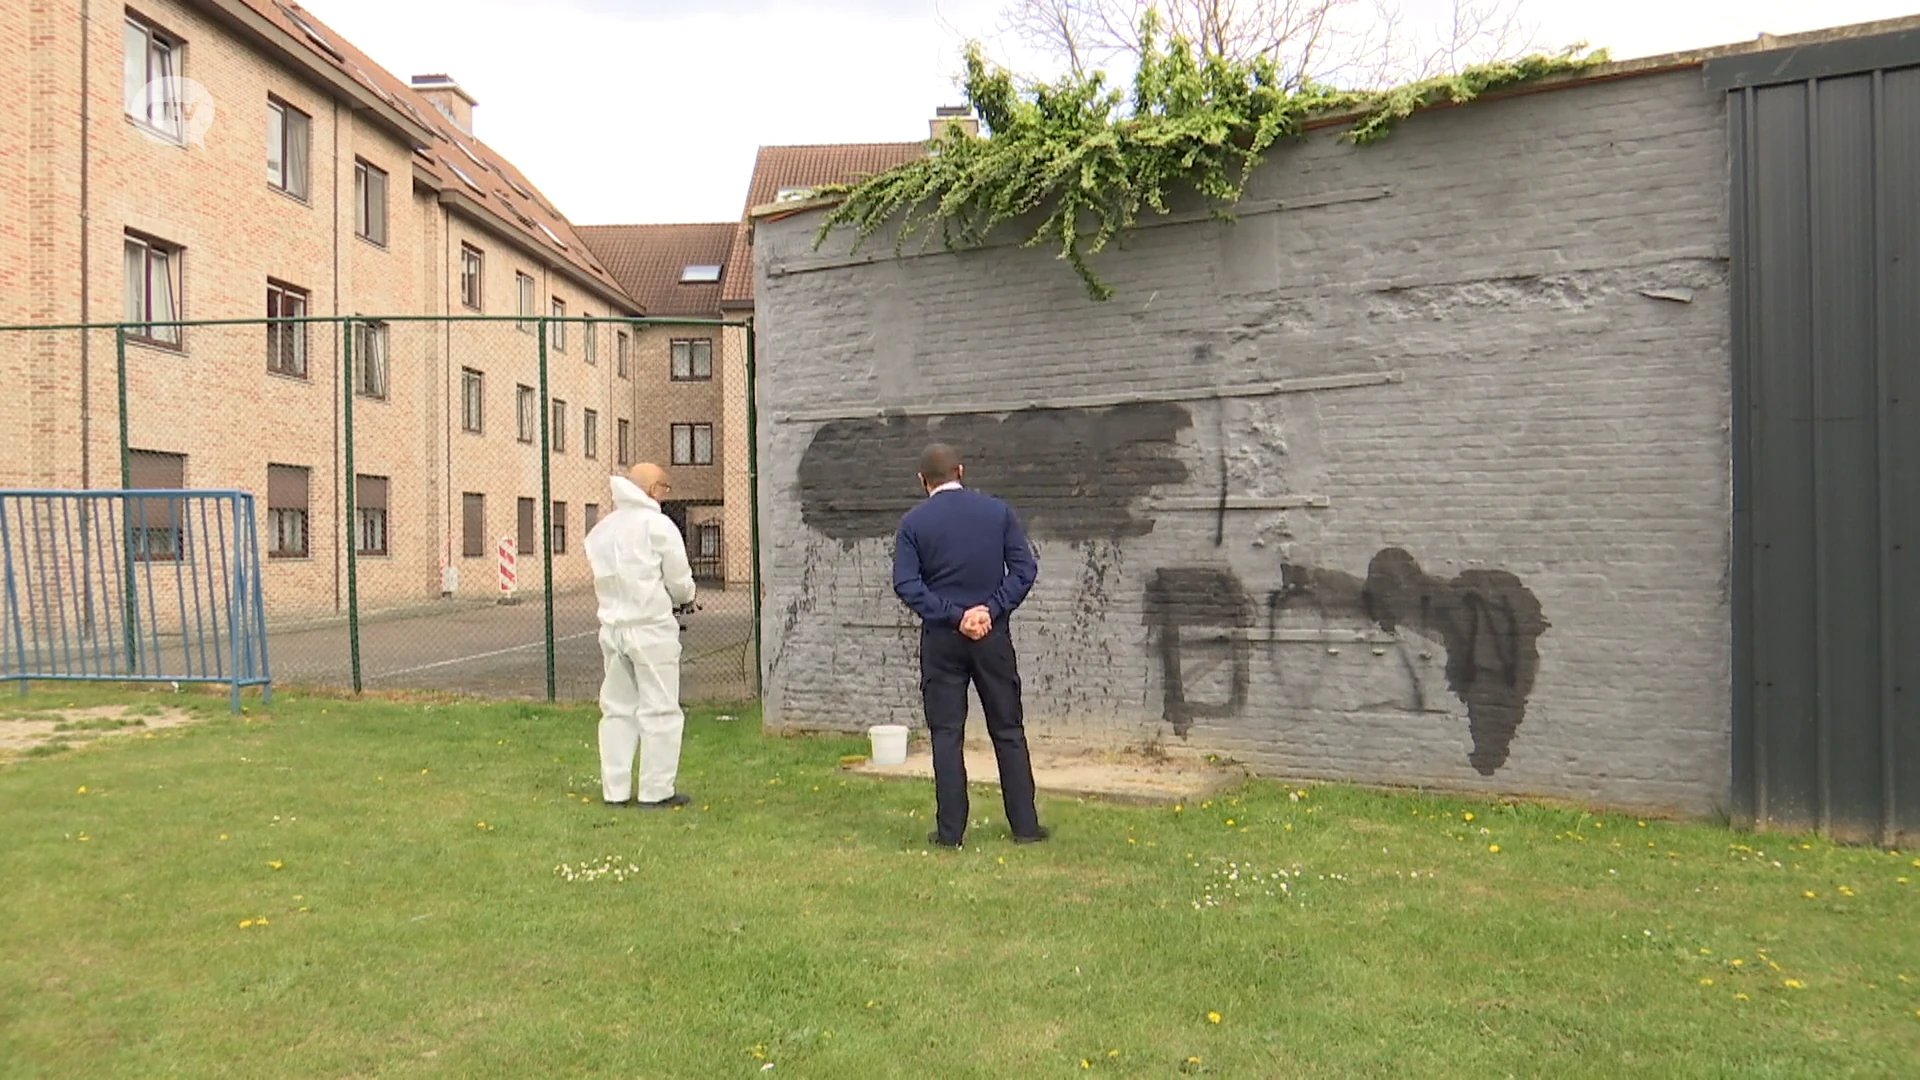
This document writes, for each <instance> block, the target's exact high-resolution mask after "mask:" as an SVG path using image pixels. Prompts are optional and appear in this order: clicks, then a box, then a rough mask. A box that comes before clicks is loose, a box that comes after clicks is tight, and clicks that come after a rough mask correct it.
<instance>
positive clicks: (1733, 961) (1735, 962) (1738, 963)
mask: <svg viewBox="0 0 1920 1080" xmlns="http://www.w3.org/2000/svg"><path fill="white" fill-rule="evenodd" d="M1727 963H1729V964H1732V965H1733V966H1734V967H1746V966H1747V962H1746V961H1745V960H1742V959H1740V958H1739V957H1737V956H1736V957H1734V958H1733V959H1731V960H1729V961H1727Z"/></svg>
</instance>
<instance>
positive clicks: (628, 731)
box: [587, 462, 693, 809]
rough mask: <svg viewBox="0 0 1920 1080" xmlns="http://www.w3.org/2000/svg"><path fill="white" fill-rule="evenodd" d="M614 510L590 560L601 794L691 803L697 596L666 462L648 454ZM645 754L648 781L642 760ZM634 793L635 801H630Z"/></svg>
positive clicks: (596, 530) (619, 492)
mask: <svg viewBox="0 0 1920 1080" xmlns="http://www.w3.org/2000/svg"><path fill="white" fill-rule="evenodd" d="M612 484H613V506H614V510H613V513H611V514H608V515H607V516H606V517H604V518H602V519H600V522H599V524H597V525H595V526H594V527H593V531H592V532H589V533H588V534H587V562H588V563H589V564H591V565H592V567H593V591H594V593H595V594H596V595H597V596H598V598H599V601H600V654H601V657H602V658H603V659H604V660H605V662H606V677H605V679H604V680H603V681H602V682H601V684H600V794H601V797H602V798H603V799H605V800H606V803H607V805H608V806H629V805H639V806H641V807H645V808H649V809H665V808H668V807H674V806H685V805H686V804H687V803H688V802H689V801H691V800H690V799H689V798H688V796H687V794H686V793H685V792H682V791H676V790H674V777H675V776H676V775H677V774H678V772H679V769H680V733H681V730H682V729H683V728H684V727H685V725H686V714H685V713H683V712H682V711H681V710H680V623H679V620H677V619H675V618H674V612H675V609H677V608H685V607H689V606H691V605H692V603H693V568H692V567H691V566H689V565H688V563H687V545H686V541H685V540H684V539H682V537H681V536H680V530H679V529H678V528H677V527H675V525H674V524H673V522H672V521H671V520H670V519H669V518H668V517H667V515H666V514H664V513H662V512H661V510H660V500H661V499H662V498H665V497H666V495H667V494H668V493H669V492H671V491H672V490H673V485H671V484H669V483H667V474H666V471H665V470H663V469H661V468H660V466H658V465H653V464H649V463H645V462H642V463H641V464H639V465H635V466H634V467H633V470H632V471H631V472H630V473H629V474H628V475H627V476H615V477H613V478H612ZM636 751H638V753H639V756H640V784H639V790H638V791H635V790H634V782H633V759H634V754H635V752H636ZM630 800H631V801H630Z"/></svg>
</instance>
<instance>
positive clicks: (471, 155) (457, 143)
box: [453, 139, 487, 171]
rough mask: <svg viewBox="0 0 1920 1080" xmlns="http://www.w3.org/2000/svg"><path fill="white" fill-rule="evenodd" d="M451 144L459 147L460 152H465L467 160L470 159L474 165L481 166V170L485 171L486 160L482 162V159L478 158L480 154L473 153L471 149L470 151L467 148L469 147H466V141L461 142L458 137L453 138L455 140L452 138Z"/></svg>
mask: <svg viewBox="0 0 1920 1080" xmlns="http://www.w3.org/2000/svg"><path fill="white" fill-rule="evenodd" d="M453 145H455V146H457V147H459V148H460V152H461V153H463V154H465V155H467V160H468V161H471V162H473V163H474V164H475V165H478V166H480V168H481V169H482V170H483V171H485V170H486V168H487V163H486V162H484V161H481V160H480V155H478V154H476V153H474V152H473V151H471V150H469V149H467V144H466V143H463V142H461V141H460V140H459V139H455V140H453Z"/></svg>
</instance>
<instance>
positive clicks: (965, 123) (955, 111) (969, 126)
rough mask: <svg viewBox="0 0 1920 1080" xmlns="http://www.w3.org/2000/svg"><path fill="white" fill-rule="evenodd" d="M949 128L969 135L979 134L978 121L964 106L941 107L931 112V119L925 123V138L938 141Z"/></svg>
mask: <svg viewBox="0 0 1920 1080" xmlns="http://www.w3.org/2000/svg"><path fill="white" fill-rule="evenodd" d="M949 127H958V128H960V129H962V130H963V131H965V132H966V133H967V134H969V135H978V134H980V121H979V119H978V118H976V117H975V116H974V115H973V112H972V110H971V109H969V108H968V107H967V106H965V105H942V106H940V107H939V108H937V109H935V110H933V119H932V120H929V121H927V137H928V138H929V139H936V140H937V139H939V138H940V136H941V135H942V134H944V133H945V132H946V129H947V128H949Z"/></svg>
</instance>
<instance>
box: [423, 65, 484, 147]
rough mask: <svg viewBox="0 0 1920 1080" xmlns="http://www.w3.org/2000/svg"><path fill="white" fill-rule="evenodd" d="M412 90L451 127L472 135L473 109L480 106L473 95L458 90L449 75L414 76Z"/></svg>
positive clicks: (457, 84)
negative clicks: (451, 125) (437, 111)
mask: <svg viewBox="0 0 1920 1080" xmlns="http://www.w3.org/2000/svg"><path fill="white" fill-rule="evenodd" d="M412 81H413V88H414V90H415V91H417V92H418V93H419V94H420V96H421V97H424V98H426V99H427V101H428V102H430V103H431V104H432V105H433V107H434V108H436V109H438V110H440V114H441V115H442V116H445V117H446V118H447V119H449V120H451V121H453V126H454V127H457V128H459V129H460V130H461V131H464V132H466V133H467V134H468V135H471V134H473V107H474V106H475V105H478V104H480V103H479V102H478V101H475V100H474V99H473V95H472V94H469V93H467V92H466V91H465V90H462V89H460V84H459V83H457V82H454V81H453V76H451V75H415V76H414V77H413V80H412Z"/></svg>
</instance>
